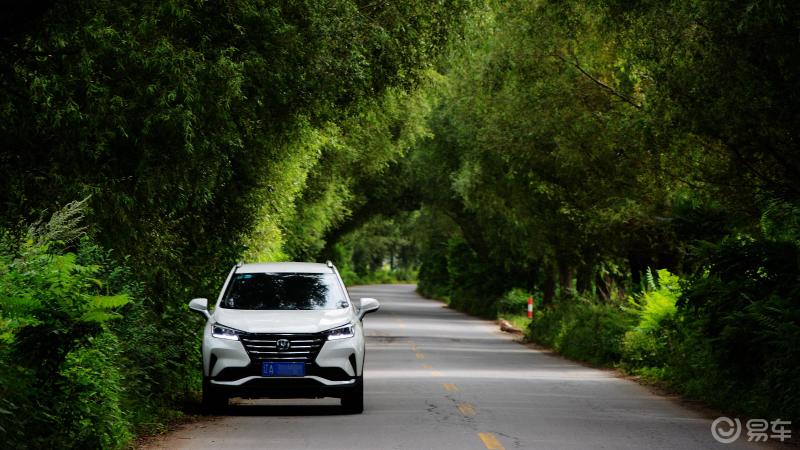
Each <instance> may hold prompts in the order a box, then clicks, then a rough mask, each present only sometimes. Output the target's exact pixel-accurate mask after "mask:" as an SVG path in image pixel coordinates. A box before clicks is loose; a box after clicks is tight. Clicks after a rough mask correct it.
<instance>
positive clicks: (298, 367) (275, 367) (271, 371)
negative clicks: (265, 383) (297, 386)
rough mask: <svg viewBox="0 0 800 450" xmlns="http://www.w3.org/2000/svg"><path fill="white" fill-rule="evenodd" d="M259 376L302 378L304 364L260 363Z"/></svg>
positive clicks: (304, 371) (304, 373) (304, 372)
mask: <svg viewBox="0 0 800 450" xmlns="http://www.w3.org/2000/svg"><path fill="white" fill-rule="evenodd" d="M261 375H262V376H265V377H303V376H305V375H306V364H305V363H301V362H271V361H264V362H263V363H261Z"/></svg>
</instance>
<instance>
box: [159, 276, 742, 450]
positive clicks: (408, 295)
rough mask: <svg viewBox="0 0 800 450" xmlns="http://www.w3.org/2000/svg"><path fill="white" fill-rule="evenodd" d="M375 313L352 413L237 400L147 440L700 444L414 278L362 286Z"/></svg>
mask: <svg viewBox="0 0 800 450" xmlns="http://www.w3.org/2000/svg"><path fill="white" fill-rule="evenodd" d="M350 293H351V296H353V297H354V298H358V297H375V298H377V299H379V300H380V301H381V311H380V312H378V313H375V314H373V315H370V316H367V318H366V319H365V324H366V330H367V335H368V341H367V362H366V371H365V376H364V380H365V381H364V382H365V402H366V409H365V411H364V413H363V414H362V415H347V414H343V413H341V412H340V410H339V407H338V400H334V399H321V400H246V401H245V400H237V401H235V403H236V404H235V405H234V406H233V407H231V408H229V411H228V412H227V414H226V415H225V416H221V417H214V418H209V419H208V420H202V421H199V422H197V423H192V424H189V425H185V426H183V427H181V428H179V429H178V430H176V431H174V432H172V433H170V434H168V435H166V436H164V437H163V438H161V439H159V440H157V441H153V442H150V443H149V444H148V446H149V447H151V448H171V449H173V448H174V449H178V448H187V449H189V448H191V449H200V448H226V449H233V448H260V449H281V450H289V449H346V450H357V449H365V450H366V449H369V450H374V449H459V450H460V449H464V450H469V449H474V450H486V449H490V450H499V449H508V450H510V449H558V450H565V449H590V448H597V449H601V448H602V449H636V450H640V449H681V450H688V449H706V448H725V449H741V448H757V447H755V446H754V445H753V444H749V443H747V442H746V441H745V440H744V438H741V439H739V440H738V441H737V442H735V443H733V444H727V445H726V444H719V443H717V442H716V441H715V440H714V439H713V437H712V435H711V432H710V426H711V420H709V419H708V418H705V417H703V416H701V415H699V414H697V413H695V412H693V411H690V410H687V409H686V408H684V407H682V406H680V405H679V404H678V403H676V402H675V401H673V400H670V399H667V398H664V397H660V396H657V395H654V394H652V393H651V392H650V391H649V390H648V389H646V388H644V387H642V386H640V385H638V384H636V383H635V382H632V381H630V380H626V379H623V378H620V377H618V376H616V375H615V374H614V373H613V372H611V371H603V370H596V369H591V368H587V367H584V366H581V365H579V364H575V363H573V362H569V361H567V360H564V359H561V358H558V357H555V356H551V355H549V354H547V353H546V352H541V351H537V350H535V349H531V348H529V347H527V346H524V345H522V344H519V343H516V342H514V341H513V338H512V337H511V336H509V335H507V334H505V333H501V332H500V331H498V329H497V326H496V325H495V324H494V323H492V322H489V321H484V320H479V319H475V318H472V317H469V316H467V315H464V314H461V313H458V312H455V311H452V310H450V309H447V308H445V307H443V305H442V303H440V302H436V301H432V300H426V299H423V298H420V297H419V296H418V295H416V294H415V293H414V286H411V285H395V286H388V285H384V286H364V287H358V288H353V289H351V291H350Z"/></svg>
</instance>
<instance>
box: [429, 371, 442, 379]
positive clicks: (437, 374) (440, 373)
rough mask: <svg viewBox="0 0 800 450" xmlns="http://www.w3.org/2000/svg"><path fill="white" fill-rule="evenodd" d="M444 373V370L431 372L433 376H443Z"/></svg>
mask: <svg viewBox="0 0 800 450" xmlns="http://www.w3.org/2000/svg"><path fill="white" fill-rule="evenodd" d="M442 375H444V374H443V373H442V372H439V371H438V370H434V371H433V372H431V376H432V377H441V376H442Z"/></svg>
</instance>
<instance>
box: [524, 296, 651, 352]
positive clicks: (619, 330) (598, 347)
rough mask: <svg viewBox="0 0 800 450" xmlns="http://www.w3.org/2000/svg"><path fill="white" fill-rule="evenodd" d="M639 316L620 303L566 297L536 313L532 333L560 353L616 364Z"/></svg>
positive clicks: (535, 337)
mask: <svg viewBox="0 0 800 450" xmlns="http://www.w3.org/2000/svg"><path fill="white" fill-rule="evenodd" d="M634 320H635V316H634V315H633V314H632V313H630V312H629V311H627V310H625V309H623V308H621V307H620V306H619V305H615V304H606V303H599V302H596V301H593V300H591V299H587V298H583V297H565V298H560V299H558V300H557V301H556V302H554V304H553V306H552V307H550V308H545V309H543V310H541V311H537V313H536V314H535V315H534V317H533V321H532V322H531V325H530V328H529V330H528V335H529V337H530V338H531V339H533V340H534V341H536V342H539V343H541V344H544V345H546V346H548V347H551V348H553V349H554V350H556V351H558V352H559V353H561V354H563V355H565V356H567V357H570V358H575V359H580V360H584V361H589V362H591V363H593V364H599V365H613V364H616V363H617V362H618V361H619V360H620V358H621V355H622V338H623V336H624V335H625V332H626V331H627V330H628V329H629V328H630V327H631V325H632V324H633V323H634Z"/></svg>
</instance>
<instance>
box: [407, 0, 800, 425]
mask: <svg viewBox="0 0 800 450" xmlns="http://www.w3.org/2000/svg"><path fill="white" fill-rule="evenodd" d="M798 26H800V6H798V5H797V4H796V3H794V2H783V1H775V2H754V1H748V0H742V1H731V2H722V3H720V2H711V1H692V2H688V1H681V0H676V1H670V2H666V3H665V2H660V1H648V0H642V1H634V2H627V1H626V2H618V1H614V0H606V1H589V2H584V1H566V2H563V1H559V2H551V1H543V2H525V1H509V2H501V3H498V4H492V5H491V6H490V7H487V8H486V9H485V10H484V11H483V12H482V13H481V12H479V13H478V14H477V15H476V17H475V20H474V21H472V22H471V27H470V28H469V29H468V30H467V33H466V35H465V36H466V38H465V40H464V42H462V43H460V45H458V46H454V47H453V48H452V52H451V54H450V58H449V59H448V64H447V65H446V67H445V70H444V77H443V79H442V80H441V81H440V83H439V85H438V86H439V89H438V90H437V92H435V93H433V94H432V95H431V99H432V100H431V101H432V105H433V112H432V113H431V114H430V119H429V126H430V128H431V134H430V137H427V138H425V139H424V140H422V141H421V142H420V144H419V145H418V146H417V147H416V149H415V150H414V152H412V154H411V157H410V162H409V164H411V165H412V167H414V169H413V170H412V172H413V173H414V174H415V177H416V180H417V181H416V184H417V186H418V187H419V189H420V197H421V201H422V204H423V209H422V217H421V219H420V222H419V223H420V226H421V227H425V229H426V230H427V237H423V239H421V240H420V245H421V249H420V255H421V267H420V269H419V288H420V290H421V291H422V292H423V293H426V294H429V295H432V296H437V297H442V298H447V299H449V301H450V303H451V305H454V306H456V307H459V308H462V309H465V310H467V311H471V312H474V313H478V314H483V315H486V316H494V315H495V314H496V313H497V312H498V311H499V312H500V313H501V314H508V312H509V308H511V307H513V306H514V305H517V308H519V309H518V310H517V311H518V313H522V312H523V311H524V309H522V308H520V307H521V306H522V305H521V304H522V301H521V299H522V298H524V297H525V296H524V294H523V292H527V293H528V294H529V295H530V294H533V295H535V296H536V297H537V298H541V299H542V302H543V304H544V307H543V308H541V309H540V310H539V311H538V314H537V318H536V320H534V322H533V324H532V325H531V328H530V335H531V336H532V338H534V339H535V340H538V341H540V342H542V343H545V344H548V345H550V346H553V347H555V348H556V349H558V350H560V351H562V352H563V353H565V354H567V355H570V356H573V357H576V358H581V359H585V360H589V361H593V362H596V363H602V364H620V365H622V366H623V367H626V368H627V369H628V370H631V371H633V372H636V373H639V374H642V375H645V376H648V377H650V378H652V379H655V380H657V381H663V382H665V383H667V384H669V385H670V386H671V387H673V388H675V389H677V390H678V391H681V392H684V393H687V394H689V395H690V396H693V397H696V398H702V399H704V400H706V401H709V402H711V403H713V404H715V405H717V406H720V407H723V408H730V409H734V410H738V411H744V412H747V413H751V414H760V415H762V416H768V417H778V416H781V417H786V416H791V417H794V418H798V417H800V390H798V389H800V383H798V380H799V379H800V378H798V376H797V375H798V373H797V364H796V361H797V359H796V358H797V354H796V350H795V349H796V348H798V346H800V340H798V334H797V332H798V326H799V324H800V322H798V314H800V303H798V299H800V297H798V289H800V266H799V265H798V264H799V262H798V255H799V254H800V234H798V233H800V226H798V225H799V224H800V214H799V213H800V198H799V197H798V192H800V177H799V176H798V172H797V169H798V164H800V155H799V154H798V146H797V143H798V140H799V139H800V136H799V135H798V133H800V126H799V125H800V108H798V107H797V106H798V100H799V98H798V95H800V74H798V72H797V71H796V70H793V69H792V68H791V67H792V61H796V60H797V56H798V52H800V43H798V41H797V39H796V35H797V29H798ZM658 268H666V269H669V271H670V272H672V273H676V274H678V275H679V276H680V277H681V279H683V280H684V281H683V282H682V283H677V281H675V280H674V279H673V278H672V275H668V273H667V272H658V273H661V274H662V277H659V276H658V273H655V272H650V270H651V269H652V270H653V271H655V269H658ZM664 277H667V278H668V279H663V278H664ZM659 278H662V279H661V280H660V281H659ZM659 283H661V284H660V286H661V287H660V288H658V289H656V285H659ZM678 285H680V286H678ZM519 289H522V290H523V291H522V292H520V291H519ZM648 290H650V291H651V292H648ZM630 299H635V300H630ZM631 301H633V302H634V303H636V302H640V303H641V304H639V305H638V306H636V307H635V308H632V307H631V305H630V302H631ZM637 311H638V312H637Z"/></svg>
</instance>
